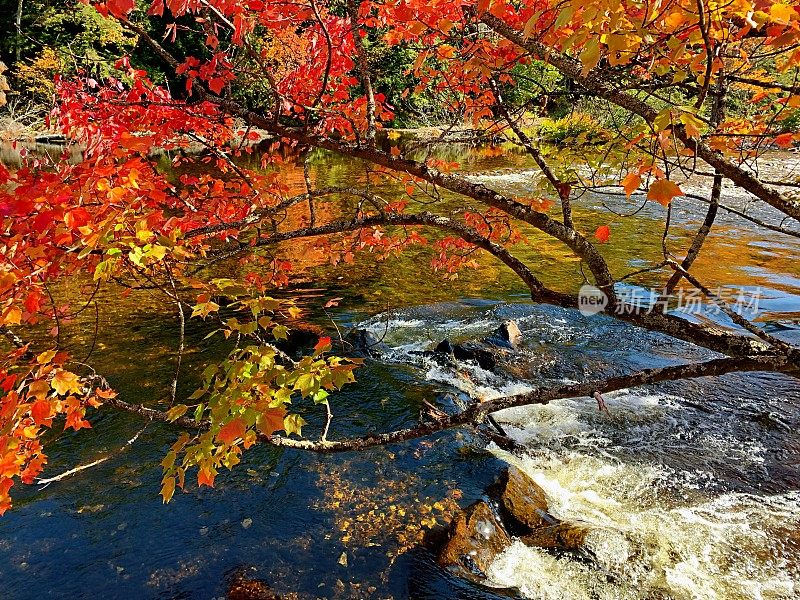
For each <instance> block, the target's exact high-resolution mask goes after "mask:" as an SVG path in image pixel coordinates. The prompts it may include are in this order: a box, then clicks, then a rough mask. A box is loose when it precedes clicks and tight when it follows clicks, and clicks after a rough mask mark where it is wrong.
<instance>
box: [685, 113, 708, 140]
mask: <svg viewBox="0 0 800 600" xmlns="http://www.w3.org/2000/svg"><path fill="white" fill-rule="evenodd" d="M681 123H683V125H684V127H685V128H686V133H687V134H688V135H689V137H700V128H701V127H702V126H703V122H702V121H701V120H700V119H698V118H697V117H696V116H694V115H693V114H692V113H688V112H685V113H681Z"/></svg>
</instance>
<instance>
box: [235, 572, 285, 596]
mask: <svg viewBox="0 0 800 600" xmlns="http://www.w3.org/2000/svg"><path fill="white" fill-rule="evenodd" d="M225 598H226V600H280V598H281V597H280V596H278V594H276V593H275V592H273V591H272V590H271V589H270V587H269V586H268V585H267V584H266V583H265V582H263V581H261V580H260V579H247V578H246V577H242V576H236V577H234V578H233V579H232V580H231V582H230V584H229V585H228V593H227V595H226V596H225Z"/></svg>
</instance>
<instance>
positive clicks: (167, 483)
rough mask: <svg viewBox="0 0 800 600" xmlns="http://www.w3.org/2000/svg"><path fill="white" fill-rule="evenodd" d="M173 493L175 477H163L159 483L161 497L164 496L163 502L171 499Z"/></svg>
mask: <svg viewBox="0 0 800 600" xmlns="http://www.w3.org/2000/svg"><path fill="white" fill-rule="evenodd" d="M174 493H175V477H173V476H169V477H165V478H164V481H163V483H162V484H161V497H162V498H164V504H166V503H167V502H169V501H170V500H172V496H173V494H174Z"/></svg>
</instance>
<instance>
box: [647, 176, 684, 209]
mask: <svg viewBox="0 0 800 600" xmlns="http://www.w3.org/2000/svg"><path fill="white" fill-rule="evenodd" d="M675 196H683V192H682V191H681V188H679V187H678V186H677V185H676V184H675V183H673V182H672V181H670V180H669V179H659V180H658V181H656V182H654V183H653V185H651V186H650V189H649V190H648V191H647V199H648V200H655V201H656V202H658V203H659V204H661V205H662V206H669V203H670V202H672V199H673V198H674V197H675Z"/></svg>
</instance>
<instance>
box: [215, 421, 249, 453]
mask: <svg viewBox="0 0 800 600" xmlns="http://www.w3.org/2000/svg"><path fill="white" fill-rule="evenodd" d="M244 432H245V426H244V421H242V420H241V419H239V418H236V419H234V420H233V421H229V422H228V423H225V425H223V426H222V428H221V429H220V430H219V433H217V441H218V442H222V443H223V444H226V445H228V446H231V445H233V442H234V441H235V440H236V439H237V438H243V437H244Z"/></svg>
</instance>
